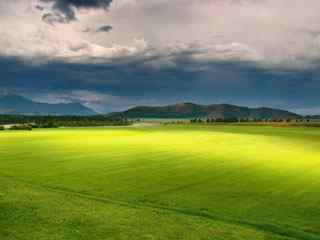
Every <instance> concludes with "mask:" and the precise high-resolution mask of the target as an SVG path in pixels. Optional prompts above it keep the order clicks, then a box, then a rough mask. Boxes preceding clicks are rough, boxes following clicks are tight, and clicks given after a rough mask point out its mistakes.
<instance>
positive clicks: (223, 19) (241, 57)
mask: <svg viewBox="0 0 320 240" xmlns="http://www.w3.org/2000/svg"><path fill="white" fill-rule="evenodd" d="M319 9H320V1H319V0H308V1H305V0H10V1H4V0H1V1H0V91H1V90H2V92H14V93H17V94H21V95H23V96H26V97H28V98H31V99H33V100H35V101H40V102H48V103H69V102H80V103H82V104H84V105H86V106H88V107H91V108H93V109H95V110H96V111H98V112H100V113H107V112H112V111H120V110H124V109H127V108H129V107H133V106H137V105H166V104H172V103H176V102H195V103H200V104H211V103H229V104H236V105H246V106H249V107H257V106H268V107H276V108H283V109H287V110H291V111H295V112H297V113H301V114H320V94H319V90H320V13H319Z"/></svg>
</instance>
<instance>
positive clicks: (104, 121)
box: [0, 115, 132, 128]
mask: <svg viewBox="0 0 320 240" xmlns="http://www.w3.org/2000/svg"><path fill="white" fill-rule="evenodd" d="M9 124H10V125H14V126H20V127H21V126H24V125H25V126H31V128H57V127H93V126H124V125H130V124H132V122H131V121H129V120H127V119H126V118H112V117H107V116H103V115H101V116H25V115H0V125H9ZM2 128H3V127H2Z"/></svg>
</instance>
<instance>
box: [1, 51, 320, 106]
mask: <svg viewBox="0 0 320 240" xmlns="http://www.w3.org/2000/svg"><path fill="white" fill-rule="evenodd" d="M161 58H162V56H152V57H143V56H140V57H131V58H130V59H128V58H126V59H121V58H119V59H115V60H114V61H112V62H109V63H95V64H88V63H85V64H81V63H66V62H59V61H52V62H49V63H47V64H43V65H26V64H25V63H24V62H22V61H20V60H18V59H13V58H11V59H8V58H2V59H1V60H0V64H1V66H3V67H2V68H1V70H0V75H1V76H2V81H1V82H0V88H4V89H23V91H24V92H30V93H31V92H41V91H46V92H50V91H52V92H57V91H64V92H65V91H74V90H86V91H93V92H99V93H101V94H109V95H112V96H119V97H126V98H137V97H139V98H141V97H145V98H156V99H158V102H159V103H161V102H166V99H168V98H170V97H171V98H172V96H175V97H176V99H180V100H186V101H187V100H194V101H197V102H205V103H214V102H227V103H233V104H245V105H247V104H250V105H267V106H273V107H281V108H288V109H293V108H299V107H302V106H303V107H305V108H307V107H310V108H312V107H317V103H318V102H319V101H320V96H319V94H318V93H319V90H320V71H319V70H317V69H320V68H314V69H308V70H301V71H299V70H290V69H267V68H264V67H261V66H259V65H257V64H255V63H252V62H243V61H242V62H241V61H201V62H199V61H196V60H194V59H193V58H192V53H190V52H180V53H176V54H173V55H172V56H171V61H173V62H174V64H175V66H174V67H172V66H163V67H161V68H154V67H153V66H152V65H150V62H154V61H158V60H159V59H161Z"/></svg>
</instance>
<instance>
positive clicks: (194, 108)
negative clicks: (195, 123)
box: [110, 103, 302, 119]
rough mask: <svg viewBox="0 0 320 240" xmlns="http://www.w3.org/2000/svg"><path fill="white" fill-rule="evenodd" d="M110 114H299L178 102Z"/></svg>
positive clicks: (261, 116)
mask: <svg viewBox="0 0 320 240" xmlns="http://www.w3.org/2000/svg"><path fill="white" fill-rule="evenodd" d="M110 116H114V117H115V116H119V117H120V116H122V117H125V118H215V119H218V118H222V119H230V118H249V119H297V118H302V116H301V115H299V114H296V113H293V112H289V111H285V110H281V109H273V108H267V107H260V108H248V107H241V106H235V105H229V104H212V105H198V104H194V103H178V104H174V105H168V106H164V107H149V106H141V107H134V108H131V109H129V110H127V111H124V112H119V113H112V114H110Z"/></svg>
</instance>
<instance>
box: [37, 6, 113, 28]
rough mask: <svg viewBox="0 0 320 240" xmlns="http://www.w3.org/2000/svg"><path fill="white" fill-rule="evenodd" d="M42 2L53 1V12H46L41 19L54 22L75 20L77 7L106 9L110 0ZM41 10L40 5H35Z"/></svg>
mask: <svg viewBox="0 0 320 240" xmlns="http://www.w3.org/2000/svg"><path fill="white" fill-rule="evenodd" d="M40 2H42V3H53V10H54V11H53V13H46V14H44V15H43V16H42V20H43V21H45V22H47V23H50V24H54V23H55V22H58V23H67V22H70V21H73V20H76V13H75V9H77V8H102V9H105V10H107V9H108V7H109V6H110V4H111V3H112V0H40ZM37 8H38V9H40V10H41V7H40V6H37Z"/></svg>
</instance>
